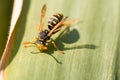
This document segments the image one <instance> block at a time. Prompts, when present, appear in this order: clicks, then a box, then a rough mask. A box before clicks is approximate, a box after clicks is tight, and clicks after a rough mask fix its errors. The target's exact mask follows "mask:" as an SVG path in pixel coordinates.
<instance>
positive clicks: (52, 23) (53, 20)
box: [48, 13, 63, 30]
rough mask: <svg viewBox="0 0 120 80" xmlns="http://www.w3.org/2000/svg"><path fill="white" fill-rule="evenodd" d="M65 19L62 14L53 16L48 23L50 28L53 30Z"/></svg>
mask: <svg viewBox="0 0 120 80" xmlns="http://www.w3.org/2000/svg"><path fill="white" fill-rule="evenodd" d="M62 18H63V15H62V14H60V13H57V14H54V15H52V17H51V18H50V19H49V21H48V28H49V29H50V30H51V29H53V27H54V26H55V25H57V24H58V23H59V22H60V21H61V20H62Z"/></svg>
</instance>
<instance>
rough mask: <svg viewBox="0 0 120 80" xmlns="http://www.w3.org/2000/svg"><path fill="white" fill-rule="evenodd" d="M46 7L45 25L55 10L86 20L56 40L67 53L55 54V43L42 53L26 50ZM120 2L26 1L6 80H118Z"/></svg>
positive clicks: (34, 48) (81, 0) (54, 37)
mask: <svg viewBox="0 0 120 80" xmlns="http://www.w3.org/2000/svg"><path fill="white" fill-rule="evenodd" d="M44 3H46V4H47V14H46V23H45V25H47V20H48V19H49V18H50V16H51V15H53V14H54V13H56V12H60V13H63V14H64V16H69V18H68V21H70V20H72V19H75V18H79V19H80V20H81V21H82V22H81V23H77V24H74V25H71V26H70V28H67V29H63V30H62V31H60V32H58V33H56V34H55V35H53V36H52V38H53V39H54V40H55V42H56V44H57V46H58V47H59V48H60V49H61V50H63V52H64V53H65V54H60V52H59V51H55V49H54V48H53V46H52V45H48V48H49V50H48V51H46V52H43V53H41V52H39V50H38V49H37V48H36V47H34V46H33V47H30V48H25V47H24V46H23V42H26V41H31V40H32V39H33V38H34V37H35V36H36V35H37V34H38V32H37V29H36V26H37V24H39V22H40V12H41V11H40V10H41V8H42V5H43V4H44ZM119 3H120V1H119V0H106V1H105V0H53V1H52V0H47V1H41V0H25V1H24V5H23V10H22V13H21V16H20V18H19V20H18V22H17V24H16V26H17V28H16V29H15V33H14V41H13V46H12V49H11V50H10V51H9V52H10V55H9V58H8V62H7V66H6V67H5V73H4V75H5V79H6V80H119V79H120V78H119V75H120V68H119V66H120V65H119V61H120V59H119V58H120V55H119V53H120V50H119V48H120V42H119V40H120V23H119V22H120V10H119V7H120V6H119V5H120V4H119ZM45 28H47V26H45ZM61 35H63V36H62V37H59V36H61Z"/></svg>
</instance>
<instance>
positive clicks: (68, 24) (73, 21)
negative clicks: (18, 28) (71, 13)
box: [63, 19, 80, 27]
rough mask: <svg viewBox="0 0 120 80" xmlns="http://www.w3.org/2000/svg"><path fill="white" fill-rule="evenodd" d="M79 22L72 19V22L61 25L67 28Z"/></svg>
mask: <svg viewBox="0 0 120 80" xmlns="http://www.w3.org/2000/svg"><path fill="white" fill-rule="evenodd" d="M79 21H80V20H79V19H74V20H71V21H69V22H65V23H63V26H67V27H69V26H70V25H72V24H74V23H77V22H79Z"/></svg>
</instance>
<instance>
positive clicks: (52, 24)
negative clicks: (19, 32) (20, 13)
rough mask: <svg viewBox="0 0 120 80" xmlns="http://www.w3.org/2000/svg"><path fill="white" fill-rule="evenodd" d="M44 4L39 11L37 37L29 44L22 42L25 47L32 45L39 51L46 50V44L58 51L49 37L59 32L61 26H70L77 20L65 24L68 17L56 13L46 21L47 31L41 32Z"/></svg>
mask: <svg viewBox="0 0 120 80" xmlns="http://www.w3.org/2000/svg"><path fill="white" fill-rule="evenodd" d="M46 8H47V6H46V4H44V5H43V7H42V10H41V18H40V25H39V26H38V27H37V30H38V36H37V37H34V38H33V40H32V41H31V42H24V43H23V44H24V46H25V47H29V46H28V45H29V44H34V45H36V47H37V48H38V49H39V50H40V51H44V50H47V49H48V47H47V46H46V45H47V43H52V44H53V46H54V47H55V48H56V49H57V50H58V51H60V50H59V48H58V47H57V46H56V44H55V42H54V40H53V39H52V38H51V36H52V35H53V34H55V33H57V32H58V31H60V30H61V28H62V26H70V25H71V24H73V23H75V22H76V21H78V20H77V19H75V20H72V21H70V22H65V21H66V19H67V18H68V16H66V17H64V18H63V14H61V13H56V14H54V15H52V17H51V18H50V19H49V21H48V29H45V30H43V28H44V19H45V15H46Z"/></svg>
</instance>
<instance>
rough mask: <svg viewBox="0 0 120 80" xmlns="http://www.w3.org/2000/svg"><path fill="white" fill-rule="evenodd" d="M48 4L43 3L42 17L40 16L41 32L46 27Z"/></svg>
mask: <svg viewBox="0 0 120 80" xmlns="http://www.w3.org/2000/svg"><path fill="white" fill-rule="evenodd" d="M46 8H47V6H46V4H44V5H43V7H42V10H41V18H40V26H39V32H41V31H42V30H43V27H44V19H45V15H46Z"/></svg>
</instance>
